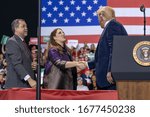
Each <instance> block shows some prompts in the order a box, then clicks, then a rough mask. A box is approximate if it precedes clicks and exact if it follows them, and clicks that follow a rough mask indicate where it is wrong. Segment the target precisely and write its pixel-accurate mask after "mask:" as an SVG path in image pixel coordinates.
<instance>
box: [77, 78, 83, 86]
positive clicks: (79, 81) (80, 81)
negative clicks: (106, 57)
mask: <svg viewBox="0 0 150 117" xmlns="http://www.w3.org/2000/svg"><path fill="white" fill-rule="evenodd" d="M77 83H78V85H79V86H81V85H83V78H82V77H78V78H77Z"/></svg>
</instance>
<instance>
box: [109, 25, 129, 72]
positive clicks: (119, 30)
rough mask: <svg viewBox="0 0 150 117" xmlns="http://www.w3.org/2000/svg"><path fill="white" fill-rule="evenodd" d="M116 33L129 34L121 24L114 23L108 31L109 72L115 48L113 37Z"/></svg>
mask: <svg viewBox="0 0 150 117" xmlns="http://www.w3.org/2000/svg"><path fill="white" fill-rule="evenodd" d="M115 35H127V32H126V30H125V29H124V27H123V26H122V25H121V24H118V23H112V25H111V26H110V28H109V29H108V32H107V44H108V48H109V63H108V69H107V72H110V71H111V61H112V48H113V37H114V36H115Z"/></svg>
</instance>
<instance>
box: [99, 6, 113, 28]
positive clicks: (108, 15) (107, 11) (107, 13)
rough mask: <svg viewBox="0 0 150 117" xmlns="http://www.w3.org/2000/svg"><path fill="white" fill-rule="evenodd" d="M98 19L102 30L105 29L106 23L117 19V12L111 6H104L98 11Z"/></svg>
mask: <svg viewBox="0 0 150 117" xmlns="http://www.w3.org/2000/svg"><path fill="white" fill-rule="evenodd" d="M97 14H98V19H99V23H100V26H101V28H104V26H105V23H106V22H107V21H109V20H111V19H115V11H114V10H113V8H112V7H110V6H104V7H101V8H99V9H98V10H97Z"/></svg>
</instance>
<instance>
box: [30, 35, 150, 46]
mask: <svg viewBox="0 0 150 117" xmlns="http://www.w3.org/2000/svg"><path fill="white" fill-rule="evenodd" d="M130 36H143V35H138V34H136V35H130ZM147 36H150V35H147ZM66 38H67V40H73V39H78V40H79V43H98V41H99V38H100V35H80V36H66ZM32 39H33V38H30V42H32ZM32 44H37V42H35V41H34V43H31V45H32ZM41 44H46V43H45V42H43V37H41Z"/></svg>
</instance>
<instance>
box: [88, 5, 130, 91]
mask: <svg viewBox="0 0 150 117" xmlns="http://www.w3.org/2000/svg"><path fill="white" fill-rule="evenodd" d="M97 14H98V18H99V22H100V26H101V28H104V30H103V32H102V34H101V37H100V40H99V42H98V45H97V49H96V53H95V60H94V61H93V62H94V63H93V62H90V63H88V65H89V68H95V70H96V83H97V87H98V89H102V90H115V89H116V84H115V81H114V79H113V77H112V74H111V71H110V70H111V60H112V48H113V36H114V35H127V32H126V30H125V28H124V27H123V25H122V24H120V23H119V22H117V21H116V20H115V11H114V10H113V9H112V8H111V7H109V6H106V7H102V8H100V9H99V10H98V11H97Z"/></svg>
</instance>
